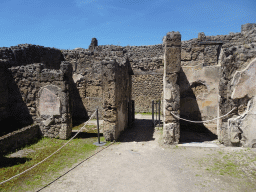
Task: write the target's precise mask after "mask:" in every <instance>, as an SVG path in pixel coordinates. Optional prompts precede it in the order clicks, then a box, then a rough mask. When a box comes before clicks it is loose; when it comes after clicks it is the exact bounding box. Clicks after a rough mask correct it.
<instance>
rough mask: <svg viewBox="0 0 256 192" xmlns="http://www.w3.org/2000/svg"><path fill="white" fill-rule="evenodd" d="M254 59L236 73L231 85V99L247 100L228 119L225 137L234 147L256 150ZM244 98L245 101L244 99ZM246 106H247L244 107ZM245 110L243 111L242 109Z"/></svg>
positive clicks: (255, 70) (255, 65) (255, 79)
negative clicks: (234, 114) (235, 113)
mask: <svg viewBox="0 0 256 192" xmlns="http://www.w3.org/2000/svg"><path fill="white" fill-rule="evenodd" d="M255 74H256V59H254V60H253V61H252V62H250V63H249V65H248V66H247V67H246V68H245V69H243V70H242V71H236V73H235V75H234V77H233V79H232V82H231V85H232V90H233V91H232V95H231V99H232V100H234V101H235V102H236V101H239V100H241V99H243V101H244V100H247V101H248V103H243V104H244V106H243V107H241V105H240V106H239V108H238V111H237V112H238V114H237V115H236V116H233V117H232V118H229V119H228V127H227V128H228V132H227V136H228V139H230V142H231V144H232V145H234V146H244V147H254V148H256V129H255V123H256V105H255V102H256V100H255V96H256V89H255V88H256V83H255V82H256V77H255ZM244 98H245V99H244ZM246 104H247V106H246ZM245 107H246V110H245V111H244V108H245Z"/></svg>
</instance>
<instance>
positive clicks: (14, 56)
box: [0, 44, 64, 69]
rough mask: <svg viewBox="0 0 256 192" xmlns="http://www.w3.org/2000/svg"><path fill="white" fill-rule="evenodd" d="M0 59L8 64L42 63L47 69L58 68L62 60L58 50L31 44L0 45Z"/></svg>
mask: <svg viewBox="0 0 256 192" xmlns="http://www.w3.org/2000/svg"><path fill="white" fill-rule="evenodd" d="M0 59H1V60H5V61H8V62H9V65H10V66H21V65H27V64H32V63H43V64H45V66H46V68H48V69H59V68H60V63H61V61H64V58H63V56H62V53H61V51H60V50H58V49H55V48H50V47H43V46H39V45H31V44H19V45H17V46H11V47H0Z"/></svg>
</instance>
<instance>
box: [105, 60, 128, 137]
mask: <svg viewBox="0 0 256 192" xmlns="http://www.w3.org/2000/svg"><path fill="white" fill-rule="evenodd" d="M102 70H103V76H102V81H103V119H104V127H103V135H104V137H105V139H106V140H108V141H109V140H111V141H112V140H116V139H117V138H118V137H119V135H120V133H121V132H122V131H123V130H124V129H125V128H127V126H128V119H129V117H128V115H129V112H128V111H129V110H130V109H129V108H128V107H129V105H128V102H130V101H131V77H130V74H129V62H128V60H126V59H123V60H119V61H118V63H117V62H116V60H112V59H110V58H109V59H106V60H103V61H102Z"/></svg>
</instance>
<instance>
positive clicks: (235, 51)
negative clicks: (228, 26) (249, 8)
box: [218, 24, 256, 147]
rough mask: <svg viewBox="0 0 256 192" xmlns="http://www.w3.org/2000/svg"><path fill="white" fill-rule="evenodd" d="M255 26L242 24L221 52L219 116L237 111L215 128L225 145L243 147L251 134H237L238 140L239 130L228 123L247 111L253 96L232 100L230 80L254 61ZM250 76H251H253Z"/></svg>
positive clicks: (231, 35) (231, 82)
mask: <svg viewBox="0 0 256 192" xmlns="http://www.w3.org/2000/svg"><path fill="white" fill-rule="evenodd" d="M255 26H256V25H255V24H245V25H242V28H241V33H235V34H230V35H228V36H227V37H228V40H229V41H228V42H227V43H226V44H224V45H223V47H222V52H221V54H220V55H221V56H220V60H221V62H220V64H221V78H220V84H219V95H220V98H219V115H220V116H221V115H224V114H226V113H228V112H229V111H231V110H232V109H233V108H235V107H237V109H236V110H235V111H233V112H232V113H231V114H230V115H228V116H227V117H225V118H223V119H222V120H220V121H219V124H218V132H219V133H218V136H219V140H220V142H222V143H224V144H225V145H235V146H237V145H238V146H239V145H243V144H245V143H246V140H247V139H246V138H247V137H248V135H249V134H250V133H249V132H248V133H247V134H246V132H244V135H243V134H240V136H239V137H237V136H238V134H237V129H239V126H238V128H234V129H233V128H232V126H231V125H229V123H228V119H230V118H236V117H237V116H241V115H242V114H243V113H244V112H245V111H246V109H247V107H248V102H249V100H251V99H252V97H254V96H252V95H251V96H249V95H248V94H245V95H244V97H234V98H233V99H232V97H231V96H232V92H233V89H234V87H235V86H234V84H233V82H234V81H232V79H233V77H234V76H235V74H236V72H237V71H242V70H243V69H245V68H246V67H247V66H248V64H249V62H250V61H252V59H253V58H255V55H256V48H255V46H256V35H255V34H256V28H255ZM251 75H252V76H254V75H255V74H251ZM245 93H246V92H245ZM232 130H233V133H232ZM240 131H241V130H240ZM242 132H243V131H242ZM232 137H233V138H232ZM242 140H244V141H242ZM249 143H250V142H249ZM248 145H249V144H248ZM250 145H251V146H252V145H253V143H250ZM251 146H250V147H251Z"/></svg>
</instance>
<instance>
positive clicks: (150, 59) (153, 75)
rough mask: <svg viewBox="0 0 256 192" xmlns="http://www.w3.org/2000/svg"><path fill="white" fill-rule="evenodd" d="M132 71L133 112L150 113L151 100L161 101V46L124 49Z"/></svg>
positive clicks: (127, 47)
mask: <svg viewBox="0 0 256 192" xmlns="http://www.w3.org/2000/svg"><path fill="white" fill-rule="evenodd" d="M124 49H125V51H126V55H127V56H128V58H129V61H130V63H131V67H132V70H133V74H134V75H133V76H132V84H133V86H132V99H133V100H134V101H135V112H151V111H152V107H151V102H152V100H155V101H156V100H161V98H162V92H163V66H164V64H163V53H164V51H163V46H162V44H160V45H153V46H126V47H124Z"/></svg>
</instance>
